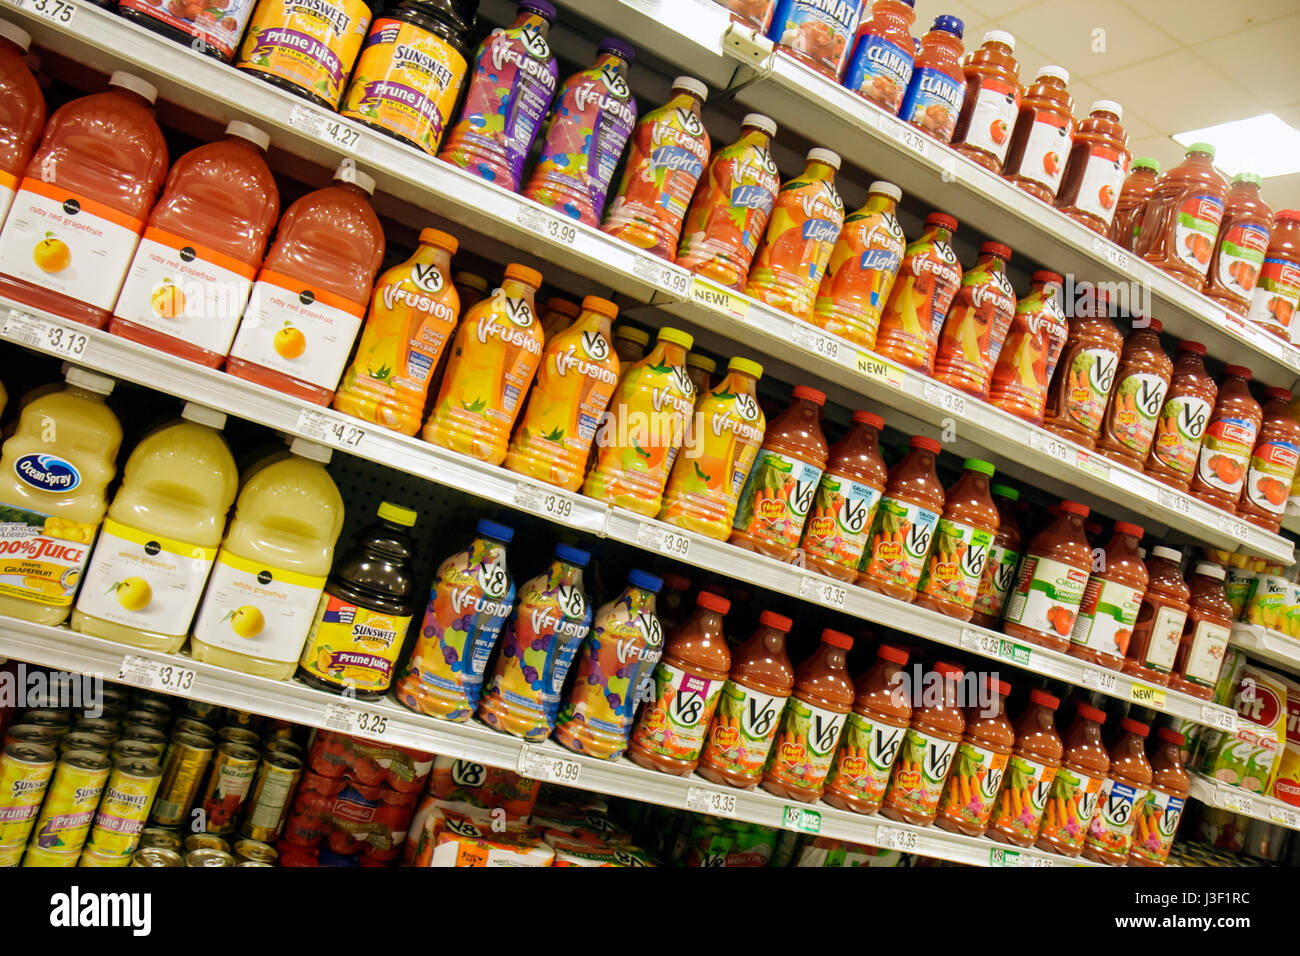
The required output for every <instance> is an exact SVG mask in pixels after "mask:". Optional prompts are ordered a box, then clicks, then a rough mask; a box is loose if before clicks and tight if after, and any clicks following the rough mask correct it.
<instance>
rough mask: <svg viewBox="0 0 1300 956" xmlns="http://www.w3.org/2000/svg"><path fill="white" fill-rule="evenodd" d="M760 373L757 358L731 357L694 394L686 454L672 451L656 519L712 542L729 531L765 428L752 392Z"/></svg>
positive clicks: (761, 412) (755, 397) (764, 420)
mask: <svg viewBox="0 0 1300 956" xmlns="http://www.w3.org/2000/svg"><path fill="white" fill-rule="evenodd" d="M689 360H690V356H687V361H689ZM762 374H763V366H761V365H759V364H758V363H757V362H751V361H750V360H749V359H743V358H733V359H732V360H731V362H730V363H729V364H728V365H727V374H726V375H725V376H724V377H723V379H722V381H721V382H719V383H718V385H717V387H716V388H714V389H712V390H711V391H709V392H706V393H704V395H703V396H702V397H701V398H700V399H699V401H698V403H697V404H696V406H695V414H694V415H693V416H692V417H691V419H690V424H689V426H688V435H689V440H688V441H687V442H686V445H687V447H689V448H691V449H692V453H691V454H683V455H678V456H677V461H676V462H675V463H674V464H673V470H672V474H671V475H670V476H669V478H668V487H667V488H666V489H665V490H664V499H663V508H662V510H661V511H660V512H659V520H660V521H666V522H668V523H669V524H671V525H676V526H677V527H679V528H685V529H687V530H688V531H694V532H696V533H698V534H702V535H707V536H708V537H710V538H714V539H716V540H718V541H724V540H726V538H727V536H728V535H729V534H731V524H732V521H733V520H734V519H735V517H736V505H737V504H738V503H739V502H740V495H741V492H742V491H743V490H744V489H745V479H746V478H748V477H749V473H750V470H751V469H752V468H753V465H754V459H755V458H756V457H757V456H758V453H759V452H758V449H759V447H760V446H761V445H762V444H763V433H764V430H765V429H766V428H767V421H766V419H765V418H764V416H763V409H762V408H760V407H759V405H758V398H757V394H756V392H755V389H756V387H757V384H758V379H759V378H760V377H761V376H762Z"/></svg>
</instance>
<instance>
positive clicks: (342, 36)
mask: <svg viewBox="0 0 1300 956" xmlns="http://www.w3.org/2000/svg"><path fill="white" fill-rule="evenodd" d="M376 6H378V4H377V3H375V2H374V0H369V2H368V0H321V2H319V3H285V2H284V0H259V2H258V4H257V7H256V8H255V9H254V10H253V17H252V20H250V21H249V24H248V32H247V33H246V34H244V42H243V44H242V45H241V46H240V48H239V56H238V57H237V58H236V60H235V66H236V67H238V68H239V69H241V70H243V71H245V72H246V73H252V74H253V75H254V76H256V77H257V78H258V79H261V80H265V81H266V82H267V83H270V84H272V85H273V86H278V87H280V88H281V89H283V90H288V91H289V92H290V93H294V94H296V95H297V96H301V97H304V98H305V99H308V100H311V101H312V102H313V103H316V104H317V105H319V106H323V107H325V108H326V109H331V110H332V109H337V108H338V105H339V97H341V96H342V95H343V85H344V84H345V83H346V82H347V80H348V77H349V76H351V75H352V67H353V64H355V63H356V62H357V54H358V53H360V52H361V43H362V41H363V40H365V38H366V31H367V30H368V29H369V28H370V21H371V18H372V16H373V13H374V8H375V7H376Z"/></svg>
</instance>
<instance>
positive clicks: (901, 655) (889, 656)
mask: <svg viewBox="0 0 1300 956" xmlns="http://www.w3.org/2000/svg"><path fill="white" fill-rule="evenodd" d="M876 656H877V657H879V658H880V659H881V660H885V661H889V663H891V664H897V665H899V666H900V667H901V666H902V665H904V664H906V663H907V658H908V656H909V655H908V653H907V651H905V650H903V649H902V648H901V647H895V646H894V645H893V644H881V645H880V649H879V650H878V651H876Z"/></svg>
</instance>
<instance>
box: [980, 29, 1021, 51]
mask: <svg viewBox="0 0 1300 956" xmlns="http://www.w3.org/2000/svg"><path fill="white" fill-rule="evenodd" d="M984 42H985V43H1005V44H1006V45H1007V46H1009V47H1011V49H1013V50H1014V49H1015V48H1016V38H1015V37H1013V36H1012V35H1011V34H1010V33H1008V32H1007V31H1006V30H990V31H989V32H988V33H986V34H984Z"/></svg>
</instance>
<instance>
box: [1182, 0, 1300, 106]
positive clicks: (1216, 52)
mask: <svg viewBox="0 0 1300 956" xmlns="http://www.w3.org/2000/svg"><path fill="white" fill-rule="evenodd" d="M1293 9H1294V8H1293ZM1297 40H1300V13H1296V14H1293V15H1292V16H1289V17H1282V18H1280V19H1277V20H1273V21H1272V22H1271V23H1268V24H1264V25H1261V26H1257V27H1253V28H1251V29H1249V30H1243V31H1241V32H1240V33H1234V34H1233V35H1232V36H1228V37H1222V38H1219V39H1215V40H1213V41H1211V42H1208V43H1200V44H1197V45H1196V46H1195V47H1193V48H1192V49H1194V50H1195V51H1196V52H1197V53H1199V54H1200V55H1201V56H1202V57H1204V58H1205V59H1206V60H1207V61H1208V62H1210V63H1212V64H1213V65H1214V66H1215V68H1216V69H1218V70H1220V71H1222V72H1223V73H1226V74H1227V75H1228V76H1231V77H1233V78H1234V79H1235V80H1236V81H1237V82H1238V83H1240V84H1241V85H1242V86H1245V87H1247V88H1249V89H1250V90H1251V91H1252V92H1253V93H1254V96H1253V97H1252V99H1251V101H1249V102H1247V103H1243V104H1241V106H1242V110H1241V112H1240V114H1239V115H1240V117H1242V118H1244V117H1247V116H1255V115H1257V114H1259V113H1263V112H1266V111H1267V110H1270V109H1273V108H1275V107H1278V106H1285V105H1287V104H1289V103H1294V102H1295V100H1296V95H1297V91H1300V57H1297V56H1296V43H1297ZM1256 106H1257V107H1260V109H1252V108H1253V107H1256Z"/></svg>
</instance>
